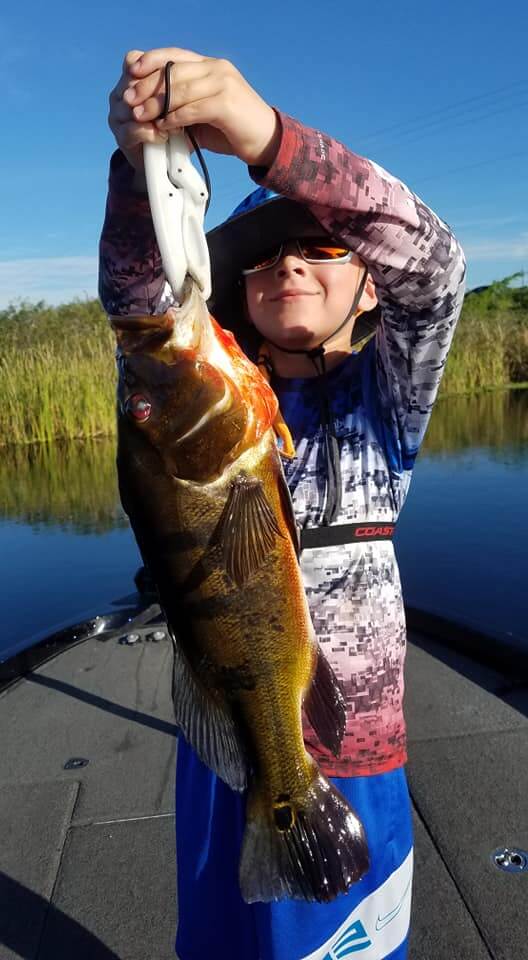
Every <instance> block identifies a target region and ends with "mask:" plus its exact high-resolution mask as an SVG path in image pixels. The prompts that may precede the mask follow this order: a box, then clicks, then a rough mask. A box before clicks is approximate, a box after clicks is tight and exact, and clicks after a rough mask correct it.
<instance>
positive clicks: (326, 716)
mask: <svg viewBox="0 0 528 960" xmlns="http://www.w3.org/2000/svg"><path fill="white" fill-rule="evenodd" d="M316 656H317V662H316V665H315V673H314V676H313V680H312V685H311V687H310V689H309V691H308V693H307V695H306V697H305V699H304V703H303V706H304V711H305V713H306V716H307V718H308V720H309V721H310V723H311V725H312V727H313V728H314V730H315V732H316V734H317V736H318V737H319V740H320V741H321V743H322V744H323V746H325V747H326V748H327V750H330V751H331V753H333V754H334V757H338V756H339V753H340V751H341V741H342V740H343V736H344V733H345V726H346V700H345V696H344V694H343V691H342V690H341V687H340V685H339V681H338V679H337V677H336V675H335V673H334V671H333V670H332V667H331V666H330V664H329V663H328V660H327V659H326V657H325V655H324V653H323V651H322V649H321V647H320V646H319V644H318V645H317V654H316Z"/></svg>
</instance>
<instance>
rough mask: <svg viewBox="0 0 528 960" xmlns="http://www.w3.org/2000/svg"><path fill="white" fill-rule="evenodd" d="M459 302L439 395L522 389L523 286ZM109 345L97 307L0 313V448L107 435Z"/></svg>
mask: <svg viewBox="0 0 528 960" xmlns="http://www.w3.org/2000/svg"><path fill="white" fill-rule="evenodd" d="M521 278H522V279H523V280H524V274H522V273H516V274H513V275H512V276H510V277H506V278H505V279H504V280H499V281H496V282H495V283H492V284H490V285H489V286H487V287H482V288H477V289H476V290H473V291H469V293H467V294H466V298H465V301H464V306H463V309H462V315H461V317H460V320H459V323H458V328H457V331H456V333H455V338H454V341H453V345H452V347H451V351H450V354H449V357H448V361H447V365H446V370H445V374H444V377H443V380H442V385H441V388H440V397H442V398H445V397H453V396H459V397H460V396H469V395H474V394H479V393H485V392H487V391H495V390H501V389H511V388H512V387H513V388H516V387H528V286H518V285H517V286H512V285H511V284H512V281H515V280H520V279H521ZM114 350H115V339H114V334H113V333H112V331H111V330H110V325H109V323H108V320H107V318H106V315H105V314H104V312H103V310H102V308H101V305H100V303H99V301H98V300H84V301H83V300H76V301H74V302H73V303H69V304H63V305H61V306H57V307H50V306H47V305H46V304H45V303H44V302H42V301H41V302H39V303H29V302H26V301H21V302H19V303H17V304H11V305H10V306H9V307H7V308H6V309H4V310H0V391H1V396H2V404H1V406H0V446H6V445H10V444H31V443H49V442H51V441H54V440H74V439H78V440H87V439H94V438H98V437H114V436H115V410H114V408H115V383H116V375H115V361H114Z"/></svg>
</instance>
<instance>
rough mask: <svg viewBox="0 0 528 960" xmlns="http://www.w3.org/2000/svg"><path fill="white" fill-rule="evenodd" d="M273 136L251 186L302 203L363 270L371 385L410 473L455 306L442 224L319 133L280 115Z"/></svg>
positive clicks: (457, 294)
mask: <svg viewBox="0 0 528 960" xmlns="http://www.w3.org/2000/svg"><path fill="white" fill-rule="evenodd" d="M279 116H280V119H281V122H282V131H283V132H282V138H281V143H280V146H279V150H278V152H277V156H276V157H275V160H274V162H273V164H272V166H271V167H270V168H269V170H264V169H262V168H258V167H252V168H250V173H251V176H252V177H253V179H254V180H255V181H256V182H257V183H260V184H262V185H263V186H266V187H268V188H270V189H272V190H275V191H276V192H277V193H280V194H281V195H283V196H287V197H289V198H290V199H291V200H295V201H298V202H299V203H303V204H305V205H306V206H307V207H308V208H309V210H310V211H311V213H312V214H313V215H314V216H315V217H316V218H317V219H318V220H319V222H320V223H321V225H322V226H323V227H324V229H325V230H326V231H327V232H328V233H330V234H331V235H332V236H333V237H335V238H336V239H341V240H343V242H344V243H345V244H346V245H347V246H348V247H349V248H350V249H352V250H354V251H355V253H357V254H358V256H360V257H361V259H362V260H363V262H364V263H365V264H367V266H368V268H369V271H370V273H371V276H372V278H373V280H374V283H375V285H376V292H377V295H378V299H379V302H380V305H381V307H382V321H381V324H380V327H379V329H378V333H377V348H378V349H377V357H378V386H379V390H380V394H381V398H382V402H383V403H384V406H385V409H386V418H387V426H388V429H389V430H390V431H391V433H393V434H394V435H396V434H397V435H398V436H399V438H400V442H401V452H402V457H403V463H402V466H403V467H404V468H411V467H412V464H413V462H414V458H415V457H416V453H417V451H418V448H419V446H420V443H421V441H422V440H423V436H424V434H425V430H426V427H427V424H428V421H429V417H430V414H431V411H432V407H433V404H434V401H435V399H436V396H437V393H438V388H439V385H440V380H441V377H442V373H443V370H444V366H445V362H446V359H447V354H448V351H449V348H450V346H451V342H452V338H453V334H454V330H455V326H456V323H457V320H458V317H459V315H460V311H461V309H462V304H463V301H464V287H465V274H466V263H465V258H464V254H463V252H462V250H461V248H460V246H459V244H458V242H457V240H456V239H455V237H454V236H453V234H452V232H451V230H450V228H449V227H448V225H447V224H446V223H444V222H443V221H442V220H440V219H439V218H438V217H437V216H436V214H435V213H433V211H432V210H430V209H429V207H427V206H426V204H425V203H424V202H423V201H422V200H420V198H419V197H417V196H416V195H415V194H414V193H412V192H411V191H410V190H409V188H408V187H406V186H405V184H403V183H401V182H400V181H399V180H397V179H396V178H395V177H393V176H391V174H390V173H387V171H386V170H383V168H382V167H380V166H378V164H376V163H374V162H373V161H371V160H367V159H366V158H365V157H360V156H358V155H357V154H355V153H353V152H352V151H351V150H349V149H348V148H347V147H345V146H344V145H343V144H342V143H340V142H339V141H337V140H333V139H332V138H331V137H329V136H328V135H327V134H324V133H320V132H319V131H318V130H313V129H311V128H309V127H305V126H303V125H302V124H300V123H299V122H298V121H297V120H294V119H292V118H291V117H288V116H285V115H284V114H279Z"/></svg>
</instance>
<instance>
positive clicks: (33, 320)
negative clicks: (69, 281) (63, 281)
mask: <svg viewBox="0 0 528 960" xmlns="http://www.w3.org/2000/svg"><path fill="white" fill-rule="evenodd" d="M79 307H82V305H79ZM59 309H60V308H59ZM44 312H45V311H44V310H40V311H39V309H38V305H37V308H36V309H35V313H34V314H33V315H31V313H30V312H28V311H27V309H26V306H24V308H23V310H21V315H20V316H19V317H16V316H15V317H14V318H13V317H9V318H8V320H7V321H6V322H5V323H3V324H2V323H1V319H0V337H1V341H0V395H1V397H2V404H0V443H1V444H11V443H35V442H49V441H51V440H61V439H74V438H75V439H77V438H87V437H97V436H104V435H106V436H111V435H113V434H114V432H115V422H114V421H115V382H116V377H115V361H114V350H115V341H114V337H113V335H112V333H111V331H110V329H109V328H108V325H107V324H106V323H104V322H100V321H101V320H102V319H103V317H102V311H101V310H100V308H99V314H100V316H97V315H96V317H95V322H94V320H93V319H92V318H90V316H88V317H87V316H86V315H84V316H83V311H82V310H81V309H79V314H80V315H79V316H78V317H77V318H71V317H70V318H68V317H66V318H64V317H62V323H61V322H58V318H57V313H58V310H57V311H55V314H52V315H51V316H47V317H46V316H42V314H43V313H44ZM47 312H48V314H50V313H51V311H50V310H48V311H47ZM59 319H60V318H59ZM91 319H92V322H90V320H91ZM12 320H15V322H11V321H12Z"/></svg>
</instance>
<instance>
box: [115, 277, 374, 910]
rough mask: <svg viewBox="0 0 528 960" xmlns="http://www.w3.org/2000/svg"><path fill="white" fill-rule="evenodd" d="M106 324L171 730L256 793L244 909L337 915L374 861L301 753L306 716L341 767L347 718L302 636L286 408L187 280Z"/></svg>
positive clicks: (122, 479) (131, 510)
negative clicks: (167, 676)
mask: <svg viewBox="0 0 528 960" xmlns="http://www.w3.org/2000/svg"><path fill="white" fill-rule="evenodd" d="M110 319H111V323H112V326H113V328H114V330H115V333H116V336H117V345H118V350H117V357H118V370H119V385H118V456H117V464H118V476H119V488H120V495H121V500H122V504H123V507H124V509H125V511H126V513H127V514H128V516H129V518H130V522H131V525H132V528H133V530H134V534H135V536H136V539H137V542H138V546H139V549H140V551H141V554H142V557H143V560H144V562H145V564H146V565H147V567H148V568H149V570H150V572H151V573H152V575H153V577H154V580H155V582H156V584H157V588H158V593H159V598H160V603H161V606H162V609H163V611H164V614H165V617H166V620H167V624H168V626H169V630H170V633H171V636H172V640H173V646H174V674H173V700H174V710H175V717H176V722H177V724H178V726H179V728H180V729H181V731H182V733H183V735H184V736H185V738H186V739H187V740H188V742H189V743H190V744H191V746H192V747H193V748H194V750H195V751H196V753H197V754H198V756H199V757H200V759H201V760H202V761H203V762H204V763H205V764H207V765H208V766H209V767H210V769H211V770H213V771H214V772H215V773H216V774H217V775H218V776H219V777H221V778H222V780H224V781H225V782H226V783H227V784H228V785H229V786H230V787H232V789H234V790H239V791H243V790H245V789H246V788H247V791H248V792H247V806H246V828H245V835H244V840H243V847H242V852H241V858H240V869H239V877H240V889H241V893H242V896H243V897H244V899H245V900H246V901H247V902H248V903H251V902H254V901H259V900H260V901H269V900H279V899H282V898H284V897H293V898H299V899H305V900H315V901H329V900H332V899H333V898H334V897H336V896H337V895H338V894H339V893H343V892H345V891H346V890H347V889H348V888H349V887H350V885H351V884H353V883H354V882H356V881H358V880H359V879H360V878H361V877H362V876H363V875H364V873H365V872H366V870H367V869H368V863H369V860H368V849H367V843H366V839H365V835H364V831H363V827H362V824H361V823H360V821H359V819H358V817H357V816H356V814H355V813H354V811H353V810H352V809H351V808H350V806H349V805H348V802H347V801H346V800H345V798H344V797H343V796H342V795H341V793H340V792H339V791H338V790H336V789H335V788H334V786H333V785H331V784H330V782H329V781H328V780H326V779H325V777H324V776H323V775H322V774H321V772H320V770H319V768H318V766H317V764H316V762H315V761H314V760H313V758H312V757H311V756H310V755H309V754H308V753H307V751H306V749H305V746H304V742H303V734H302V722H301V711H302V707H303V705H304V709H305V710H306V713H307V716H308V718H309V720H310V722H311V724H312V726H313V727H314V729H315V730H316V732H317V734H318V736H319V738H320V740H321V742H322V743H323V744H324V745H325V746H327V747H328V748H329V749H330V750H331V751H332V752H333V753H334V754H335V755H336V756H337V755H338V753H339V750H340V745H341V740H342V737H343V733H344V728H345V702H344V698H343V694H342V691H341V689H340V687H339V684H338V682H337V679H336V677H335V675H334V673H333V671H332V669H331V667H330V665H329V664H328V661H327V660H326V658H325V657H324V655H323V653H322V651H321V649H320V647H319V645H318V643H317V640H316V637H315V634H314V629H313V625H312V622H311V619H310V613H309V609H308V604H307V600H306V596H305V592H304V587H303V582H302V578H301V573H300V568H299V561H298V537H297V528H296V524H295V519H294V515H293V508H292V503H291V499H290V495H289V491H288V488H287V485H286V481H285V479H284V474H283V470H282V464H281V458H280V452H279V449H278V444H277V440H276V434H275V429H274V426H275V427H276V428H277V429H278V430H279V431H280V427H281V424H280V415H279V412H278V404H277V400H276V397H275V395H274V393H273V391H272V389H271V387H270V386H269V384H268V383H267V382H266V380H265V379H264V377H263V376H262V375H261V373H260V372H259V370H258V369H257V367H256V366H254V365H253V364H252V363H251V362H250V361H249V360H248V359H247V357H246V356H245V355H244V354H243V353H242V351H241V350H240V348H239V347H238V346H237V344H236V342H235V340H234V337H233V335H232V334H231V333H229V332H227V331H225V330H222V329H221V328H220V327H219V326H218V324H217V323H216V322H215V320H214V319H213V318H212V317H211V316H210V315H209V313H208V310H207V307H206V304H205V302H204V300H203V299H202V297H201V295H200V293H199V290H198V289H197V287H196V285H195V283H194V282H193V281H192V280H190V279H188V281H187V282H186V286H185V288H184V295H183V297H182V303H181V306H179V307H178V308H173V307H171V308H170V309H169V310H168V311H167V312H166V313H164V314H163V315H160V316H138V317H117V316H113V317H111V318H110Z"/></svg>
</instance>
